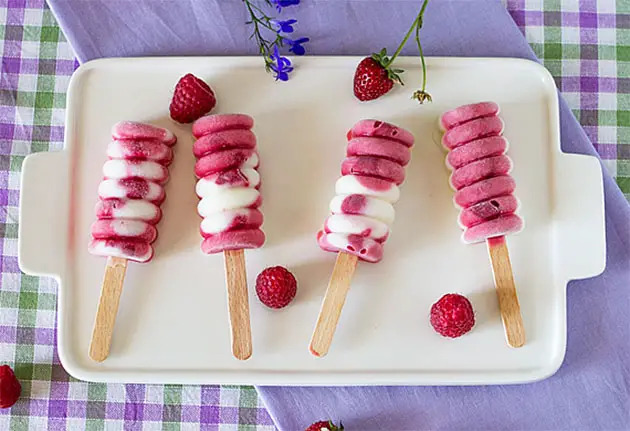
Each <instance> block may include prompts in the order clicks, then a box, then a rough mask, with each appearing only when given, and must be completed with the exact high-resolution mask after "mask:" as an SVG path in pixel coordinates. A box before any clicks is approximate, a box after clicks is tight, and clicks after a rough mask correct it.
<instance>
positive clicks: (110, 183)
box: [88, 121, 177, 362]
mask: <svg viewBox="0 0 630 431" xmlns="http://www.w3.org/2000/svg"><path fill="white" fill-rule="evenodd" d="M176 141H177V139H176V138H175V135H173V133H172V132H170V131H169V130H167V129H163V128H161V127H156V126H152V125H150V124H144V123H135V122H130V121H122V122H120V123H117V124H115V125H114V127H113V128H112V140H111V142H110V143H109V145H108V147H107V156H108V157H109V160H108V161H107V162H105V164H104V165H103V180H102V181H101V183H100V184H99V187H98V197H99V201H98V203H97V204H96V209H95V212H96V221H95V222H94V223H93V224H92V227H91V234H92V239H91V241H90V243H89V245H88V251H89V252H90V253H91V254H94V255H98V256H105V257H107V258H108V259H107V264H106V268H105V278H104V280H103V288H102V292H101V298H100V302H99V306H98V310H97V315H96V322H95V325H94V332H93V335H92V343H91V345H90V357H91V358H92V359H93V360H95V361H99V362H100V361H103V360H105V359H106V358H107V356H108V355H109V347H110V344H111V335H112V331H113V327H114V321H115V318H116V312H117V309H118V302H119V299H120V293H121V291H122V284H123V281H124V277H125V272H126V268H127V261H128V260H131V261H135V262H148V261H150V260H151V258H152V257H153V245H152V244H153V242H154V241H155V239H156V238H157V229H156V228H155V225H156V224H157V223H158V222H159V221H160V219H161V218H162V211H161V210H160V204H161V203H162V202H163V201H164V198H165V194H164V184H165V183H166V181H167V180H168V169H167V167H168V165H169V164H170V163H171V161H172V159H173V151H172V149H171V147H172V146H173V145H175V142H176Z"/></svg>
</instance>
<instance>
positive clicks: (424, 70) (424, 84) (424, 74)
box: [416, 0, 429, 93]
mask: <svg viewBox="0 0 630 431" xmlns="http://www.w3.org/2000/svg"><path fill="white" fill-rule="evenodd" d="M428 1H429V0H427V2H428ZM427 2H425V4H426V3H427ZM416 44H417V45H418V51H420V60H421V61H422V90H421V91H422V92H423V93H424V92H425V90H426V88H427V65H426V63H425V62H424V54H423V53H422V44H421V43H420V26H416Z"/></svg>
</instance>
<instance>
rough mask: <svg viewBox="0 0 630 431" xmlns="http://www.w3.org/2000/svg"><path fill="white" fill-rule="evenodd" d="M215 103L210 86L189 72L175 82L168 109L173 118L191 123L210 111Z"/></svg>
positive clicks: (180, 121)
mask: <svg viewBox="0 0 630 431" xmlns="http://www.w3.org/2000/svg"><path fill="white" fill-rule="evenodd" d="M216 103H217V99H216V98H215V97H214V92H213V91H212V89H211V88H210V86H209V85H208V84H206V83H205V82H203V81H202V80H201V79H199V78H197V77H196V76H195V75H193V74H192V73H189V74H188V75H185V76H184V77H182V78H181V79H180V80H179V82H177V86H175V93H174V94H173V99H172V100H171V106H170V107H169V110H170V111H171V118H172V119H173V120H175V121H177V122H179V123H192V122H193V121H195V120H197V119H199V118H201V117H202V116H204V115H205V114H207V113H208V112H210V111H211V110H212V108H214V105H216Z"/></svg>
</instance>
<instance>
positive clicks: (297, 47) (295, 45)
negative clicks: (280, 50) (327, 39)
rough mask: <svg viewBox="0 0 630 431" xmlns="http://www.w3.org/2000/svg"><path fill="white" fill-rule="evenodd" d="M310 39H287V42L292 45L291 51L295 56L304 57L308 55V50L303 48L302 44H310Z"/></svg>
mask: <svg viewBox="0 0 630 431" xmlns="http://www.w3.org/2000/svg"><path fill="white" fill-rule="evenodd" d="M309 40H310V39H309V38H308V37H303V38H301V39H298V40H291V39H285V41H286V42H287V43H288V44H289V45H291V48H289V51H291V52H292V53H293V54H295V55H304V53H306V49H304V47H303V46H302V44H304V43H306V42H308V41H309Z"/></svg>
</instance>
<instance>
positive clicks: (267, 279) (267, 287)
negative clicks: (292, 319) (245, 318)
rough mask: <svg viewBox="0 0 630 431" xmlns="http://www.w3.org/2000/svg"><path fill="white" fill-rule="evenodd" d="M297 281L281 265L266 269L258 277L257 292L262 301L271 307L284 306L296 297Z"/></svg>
mask: <svg viewBox="0 0 630 431" xmlns="http://www.w3.org/2000/svg"><path fill="white" fill-rule="evenodd" d="M296 292H297V281H296V280H295V277H294V276H293V274H291V272H289V270H287V269H286V268H283V267H281V266H272V267H270V268H267V269H265V270H264V271H263V272H261V273H260V274H258V277H256V293H257V294H258V299H260V302H262V303H263V304H265V305H266V306H267V307H270V308H283V307H286V306H287V305H288V304H289V302H291V301H292V300H293V298H294V297H295V293H296Z"/></svg>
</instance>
